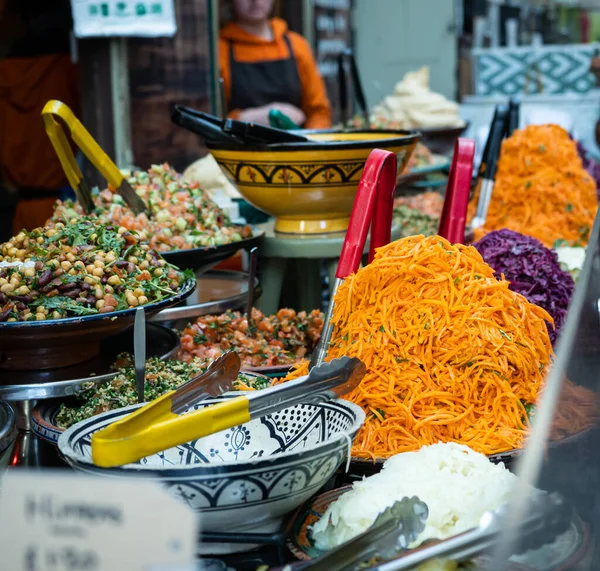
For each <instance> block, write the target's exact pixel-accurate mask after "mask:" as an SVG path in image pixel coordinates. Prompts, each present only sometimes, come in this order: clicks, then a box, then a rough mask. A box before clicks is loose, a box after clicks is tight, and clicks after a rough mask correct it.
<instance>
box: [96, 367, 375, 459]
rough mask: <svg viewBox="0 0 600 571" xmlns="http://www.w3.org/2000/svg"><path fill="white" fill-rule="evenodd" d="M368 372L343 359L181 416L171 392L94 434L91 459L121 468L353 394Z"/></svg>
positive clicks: (175, 397) (174, 396) (176, 395)
mask: <svg viewBox="0 0 600 571" xmlns="http://www.w3.org/2000/svg"><path fill="white" fill-rule="evenodd" d="M238 363H239V360H238ZM365 373H366V368H365V365H364V364H363V363H362V361H360V360H359V359H357V358H350V357H342V358H341V359H335V360H333V361H331V362H330V363H325V364H323V365H322V366H321V367H318V368H316V369H314V370H313V371H311V372H310V373H309V375H308V376H306V377H303V378H301V379H297V380H295V381H290V382H288V383H284V384H282V385H279V386H276V387H273V388H271V389H266V390H263V391H257V392H255V393H252V394H248V395H244V396H241V397H237V398H232V399H227V400H225V401H224V402H221V403H217V404H213V405H211V406H207V407H204V408H202V409H200V410H196V411H193V412H189V413H187V414H184V415H182V416H178V413H177V412H176V411H177V410H179V409H178V408H177V406H176V405H177V402H179V401H177V402H176V400H174V399H177V398H178V394H181V393H178V394H175V395H174V394H172V393H167V395H163V396H162V397H160V398H158V399H156V400H155V401H153V402H151V403H150V404H148V405H146V406H144V407H142V408H140V409H139V410H136V411H135V412H133V413H132V414H130V415H128V416H127V417H126V418H124V419H123V420H120V421H118V422H115V423H113V424H111V425H109V426H107V427H106V428H104V429H102V430H100V431H98V432H96V433H94V435H93V436H92V460H93V462H94V464H96V465H97V466H100V467H102V468H111V467H114V466H121V465H123V464H128V463H131V462H136V461H137V460H140V459H141V458H144V457H145V456H149V455H151V454H155V453H157V452H161V451H162V450H167V449H169V448H173V447H174V446H178V445H179V444H183V443H184V442H188V441H190V440H196V439H198V438H202V437H204V436H208V435H210V434H214V433H215V432H219V431H221V430H226V429H227V428H231V427H233V426H237V425H239V424H244V423H246V422H249V421H250V420H253V419H256V418H261V417H263V416H266V415H268V414H272V413H275V412H277V411H279V410H282V409H284V408H287V407H290V406H294V405H296V404H299V403H312V404H316V403H318V402H323V401H326V400H331V399H335V398H338V397H339V396H341V395H343V394H346V393H348V392H350V391H352V390H353V389H354V388H355V387H356V386H357V385H358V383H360V381H361V380H362V378H363V377H364V375H365ZM236 375H237V372H236ZM185 387H186V385H184V386H183V387H181V388H180V389H178V390H179V391H181V390H182V389H185ZM190 390H191V389H190ZM186 394H187V393H186ZM187 402H188V401H186V406H187Z"/></svg>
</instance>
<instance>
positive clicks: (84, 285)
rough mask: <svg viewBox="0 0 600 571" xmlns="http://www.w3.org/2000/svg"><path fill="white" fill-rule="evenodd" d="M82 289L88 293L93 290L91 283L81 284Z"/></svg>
mask: <svg viewBox="0 0 600 571" xmlns="http://www.w3.org/2000/svg"><path fill="white" fill-rule="evenodd" d="M81 287H82V288H83V289H84V290H86V291H90V290H91V289H92V286H91V285H90V284H89V283H87V282H83V283H82V284H81Z"/></svg>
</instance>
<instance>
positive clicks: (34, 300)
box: [0, 219, 194, 322]
mask: <svg viewBox="0 0 600 571" xmlns="http://www.w3.org/2000/svg"><path fill="white" fill-rule="evenodd" d="M190 279H194V278H193V276H192V275H191V274H189V273H186V272H181V271H179V270H178V269H177V268H175V267H174V266H172V265H170V264H168V263H167V262H166V261H165V260H163V259H162V258H161V257H160V255H159V254H157V253H156V252H155V251H154V250H152V249H151V248H150V246H149V245H148V244H147V243H145V242H142V241H141V240H140V237H139V236H138V235H137V234H136V233H135V232H130V231H129V230H127V229H126V228H124V227H118V226H114V225H112V226H111V225H107V224H101V223H100V222H98V221H97V220H92V219H72V220H65V221H63V222H57V223H55V224H51V225H49V226H47V227H44V228H36V229H35V230H32V231H31V232H26V231H22V232H20V233H19V234H18V235H17V236H15V237H13V238H11V239H10V240H9V241H8V242H5V243H4V244H1V245H0V322H15V321H43V320H47V319H63V318H68V317H81V316H87V315H95V314H98V313H110V312H114V311H120V310H124V309H131V308H134V307H137V306H140V305H146V304H149V303H156V302H158V301H161V300H163V299H167V298H169V297H172V296H174V295H176V293H177V292H178V291H179V290H180V289H181V287H182V286H183V284H184V283H185V282H187V281H188V280H190Z"/></svg>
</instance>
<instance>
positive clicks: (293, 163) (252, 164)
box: [206, 130, 420, 234]
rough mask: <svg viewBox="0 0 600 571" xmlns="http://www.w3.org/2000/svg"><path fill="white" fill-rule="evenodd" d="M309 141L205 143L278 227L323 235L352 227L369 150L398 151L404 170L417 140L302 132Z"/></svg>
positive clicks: (399, 135) (396, 134) (385, 134)
mask: <svg viewBox="0 0 600 571" xmlns="http://www.w3.org/2000/svg"><path fill="white" fill-rule="evenodd" d="M302 133H303V134H306V135H307V136H309V137H311V138H312V139H314V141H310V142H307V143H281V144H275V145H269V146H264V147H258V146H257V147H254V146H245V147H236V146H233V145H232V146H229V145H227V144H217V143H211V142H209V141H207V142H206V144H207V146H208V148H209V150H210V152H211V154H212V155H213V157H214V158H215V160H216V161H217V162H218V163H219V165H220V166H221V168H222V169H223V171H224V172H225V174H226V175H227V177H228V178H229V179H230V180H231V182H232V183H233V184H235V185H236V187H237V188H238V190H239V191H240V194H241V195H242V196H243V197H244V198H245V199H246V200H247V201H248V202H249V203H250V204H252V205H253V206H254V207H256V208H258V209H260V210H262V211H263V212H266V213H267V214H270V215H271V216H274V217H275V231H276V232H282V233H287V234H323V233H331V232H343V231H345V230H346V229H347V228H348V223H349V221H350V213H351V212H352V206H353V205H354V198H355V197H356V189H357V187H358V182H359V180H360V177H361V176H362V171H363V168H364V165H365V162H366V160H367V158H368V156H369V153H370V152H371V151H372V150H373V149H383V150H386V151H390V152H393V153H395V155H396V157H397V159H398V173H399V172H401V171H402V170H403V169H404V167H405V166H406V163H407V162H408V159H409V158H410V156H411V154H412V153H413V151H414V148H415V145H416V144H417V141H418V140H419V136H420V135H419V134H418V133H414V132H410V131H383V130H381V131H378V130H353V131H343V132H340V131H333V130H331V131H303V132H302Z"/></svg>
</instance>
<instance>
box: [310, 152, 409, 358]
mask: <svg viewBox="0 0 600 571" xmlns="http://www.w3.org/2000/svg"><path fill="white" fill-rule="evenodd" d="M396 166H397V162H396V155H395V154H394V153H390V152H389V151H382V150H380V149H374V150H373V151H371V154H370V155H369V158H368V159H367V162H366V163H365V168H364V170H363V174H362V177H361V179H360V182H359V183H358V190H357V192H356V199H355V200H354V206H353V208H352V214H351V215H350V224H349V225H348V231H347V232H346V238H345V239H344V245H343V246H342V253H341V255H340V260H339V262H338V267H337V271H336V273H335V282H334V284H333V288H332V291H331V301H330V302H329V308H328V309H327V315H326V316H325V323H324V324H323V332H322V334H321V339H320V340H319V343H318V344H317V347H316V349H315V351H314V352H313V355H312V358H311V360H310V364H309V369H312V368H313V367H316V366H318V365H320V364H321V363H322V362H323V361H324V359H325V357H326V355H327V349H328V348H329V342H330V341H331V334H332V333H333V325H332V323H331V317H332V315H333V309H334V305H335V303H334V298H335V294H336V292H337V290H338V288H339V287H340V285H341V284H342V283H343V281H344V280H345V279H346V278H347V277H348V276H349V275H350V274H353V273H354V272H356V271H357V270H358V268H359V266H360V261H361V258H362V254H363V250H364V247H365V243H366V241H367V234H368V232H369V227H370V228H371V240H370V243H369V258H368V260H369V263H371V262H372V261H373V257H374V256H375V249H376V248H379V247H381V246H385V245H386V244H389V242H390V237H391V233H392V211H393V208H394V191H395V188H396Z"/></svg>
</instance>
